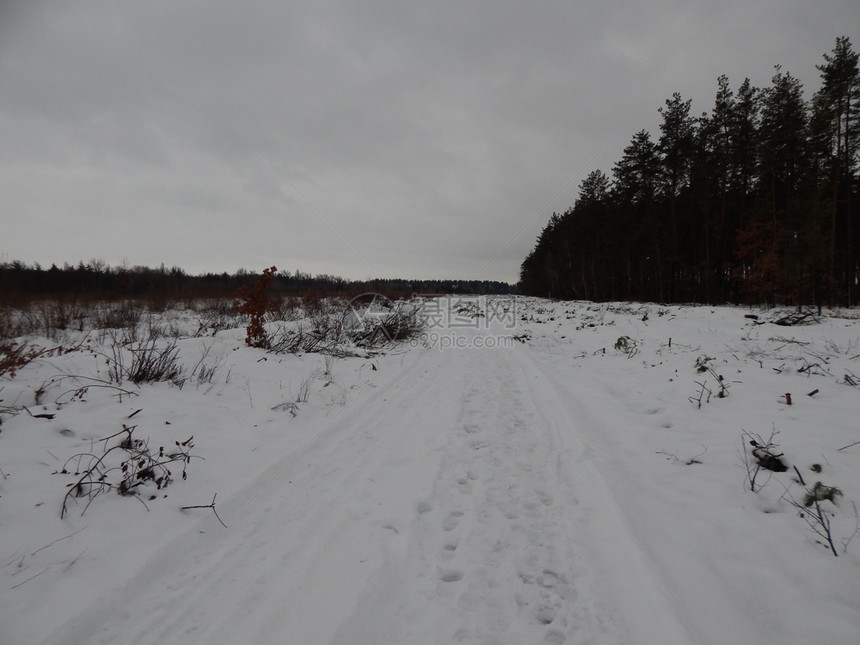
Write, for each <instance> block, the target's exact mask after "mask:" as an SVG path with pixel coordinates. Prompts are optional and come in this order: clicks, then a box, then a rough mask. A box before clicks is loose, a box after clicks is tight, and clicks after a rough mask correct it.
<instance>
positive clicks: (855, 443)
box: [837, 441, 860, 452]
mask: <svg viewBox="0 0 860 645" xmlns="http://www.w3.org/2000/svg"><path fill="white" fill-rule="evenodd" d="M858 443H860V441H855V442H854V443H849V444H848V445H847V446H842V447H841V448H840V449H839V450H837V452H841V451H842V450H845V449H846V448H850V447H852V446H856V445H857V444H858Z"/></svg>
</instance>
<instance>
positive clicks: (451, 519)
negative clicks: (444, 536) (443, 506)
mask: <svg viewBox="0 0 860 645" xmlns="http://www.w3.org/2000/svg"><path fill="white" fill-rule="evenodd" d="M461 517H463V511H451V512H450V513H448V517H446V518H445V519H444V520H443V521H442V529H443V530H445V531H453V530H454V529H455V528H457V525H459V524H460V518H461Z"/></svg>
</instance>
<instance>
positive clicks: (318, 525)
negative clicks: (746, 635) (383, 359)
mask: <svg viewBox="0 0 860 645" xmlns="http://www.w3.org/2000/svg"><path fill="white" fill-rule="evenodd" d="M521 350H522V351H519V349H518V350H517V351H510V352H509V351H504V350H481V349H477V350H456V351H447V352H438V351H416V352H411V353H410V354H409V355H408V360H407V361H406V364H405V365H404V367H403V368H402V369H400V368H395V367H394V366H393V365H390V366H389V369H392V370H394V369H397V370H398V371H397V373H396V377H394V378H393V379H389V382H388V383H387V384H385V385H381V386H380V387H378V388H376V389H374V390H372V391H368V393H367V396H366V397H365V396H361V397H359V398H358V399H357V400H356V401H355V402H353V403H352V404H351V405H350V406H349V408H348V409H346V410H344V411H343V412H342V413H341V414H340V415H339V416H338V418H337V419H336V420H334V421H333V422H331V423H330V424H329V426H330V427H328V428H327V429H326V430H325V432H322V433H321V434H319V436H318V437H316V438H315V439H314V441H313V442H310V443H307V444H306V445H305V446H304V447H302V448H301V454H300V455H291V456H285V457H284V460H282V462H280V463H277V464H275V465H274V466H272V467H271V468H270V469H268V470H267V471H266V472H263V473H261V474H260V476H259V477H258V478H257V480H256V481H255V483H254V484H253V485H252V486H249V487H248V488H246V489H245V490H244V491H241V492H240V493H238V494H236V495H234V496H232V498H229V499H225V500H224V501H222V502H220V505H219V509H222V510H223V509H226V511H225V512H228V513H230V514H233V513H235V512H237V511H238V510H242V512H241V513H240V514H239V515H238V516H237V517H236V518H235V519H236V521H235V522H233V523H231V525H230V529H229V530H226V531H225V530H220V529H218V530H216V529H215V527H214V520H212V521H211V522H209V523H208V524H207V523H205V522H204V523H201V525H202V526H206V527H207V529H209V528H212V530H207V532H206V533H205V534H202V533H198V532H197V531H193V532H188V533H186V534H185V535H183V536H181V537H180V538H178V539H177V540H176V541H174V542H173V543H172V544H171V545H170V546H169V547H167V548H165V549H164V550H162V551H161V552H160V553H159V554H158V556H157V557H155V558H152V559H151V560H150V561H148V562H144V563H141V566H140V571H141V574H140V575H139V576H137V577H136V578H135V581H134V586H131V585H129V586H127V587H126V588H124V589H120V590H118V591H116V592H112V593H111V594H109V595H106V596H105V598H104V599H103V602H101V603H100V605H99V606H98V607H94V608H92V609H91V610H90V611H89V612H87V613H85V614H84V615H83V616H81V618H80V620H79V621H77V622H76V624H75V625H73V626H70V627H69V628H66V629H64V630H62V631H61V632H60V633H58V634H57V635H56V638H55V639H53V640H51V641H48V642H49V643H61V642H62V643H67V642H75V643H82V644H83V643H125V642H128V639H129V635H130V634H133V635H134V641H135V643H138V644H139V645H147V644H150V643H152V644H154V643H163V642H170V643H175V644H177V645H182V644H184V643H199V642H207V643H209V644H210V645H218V644H219V643H225V644H226V643H230V644H232V643H234V642H238V641H245V642H254V643H302V644H308V645H314V644H320V645H322V644H331V645H347V644H349V645H378V644H380V643H410V645H413V644H415V645H421V644H423V643H427V644H431V643H472V644H491V643H493V644H495V643H498V644H506V645H507V644H509V643H549V644H555V645H559V644H561V643H584V642H590V643H649V642H660V643H661V644H672V643H683V642H688V641H687V640H685V636H684V635H683V634H681V630H680V629H679V628H677V626H676V625H675V624H674V623H673V621H672V619H671V616H670V617H669V618H665V619H660V618H653V617H646V616H645V614H646V613H647V612H648V611H654V610H656V611H658V612H663V613H664V614H666V612H667V611H668V610H667V608H666V607H665V606H664V605H663V604H661V602H659V598H660V594H659V593H657V591H656V590H655V589H653V588H652V587H651V586H649V585H650V580H649V579H648V577H647V575H644V574H642V575H640V574H639V573H635V575H634V576H632V577H628V578H625V579H617V578H614V577H613V575H614V574H613V572H615V571H617V570H618V568H619V565H618V562H617V560H618V559H619V558H620V559H621V560H622V561H623V562H624V563H625V566H626V565H627V564H628V563H630V567H631V568H632V569H633V570H634V572H638V571H639V570H640V569H641V566H642V565H641V563H639V562H638V560H637V559H636V558H637V557H638V556H637V555H636V554H638V553H639V552H638V550H637V548H636V546H635V541H634V540H633V539H632V538H631V537H630V536H629V535H628V534H627V533H626V532H625V531H626V530H625V528H624V526H623V522H621V521H620V520H619V518H618V513H617V511H616V509H615V508H613V507H612V505H610V504H608V503H607V502H606V499H604V498H601V496H600V495H599V494H597V492H596V491H597V490H601V489H600V484H599V482H600V478H599V477H598V476H597V475H596V474H595V473H593V472H591V471H590V469H589V468H588V463H587V456H588V451H589V446H588V445H587V444H584V443H582V441H581V439H580V438H579V437H578V435H577V433H576V431H575V424H574V423H572V421H571V418H570V416H569V413H568V411H569V409H570V407H569V406H568V405H566V404H565V403H563V402H562V400H561V398H562V395H563V393H561V392H559V391H557V390H555V389H552V388H547V387H546V386H545V385H535V380H536V378H537V379H539V378H540V376H541V374H540V372H539V370H538V369H537V368H536V367H535V366H534V365H532V364H531V363H530V362H529V361H530V360H531V359H530V358H527V356H528V354H527V352H528V351H529V348H527V347H524V348H521ZM287 462H288V463H287ZM571 466H575V468H572V467H571ZM583 474H585V475H587V477H586V478H583V476H582V475H583ZM607 529H608V530H610V531H613V532H614V534H613V535H611V536H607V535H605V534H604V533H602V532H603V531H605V530H607ZM607 537H610V538H611V539H609V540H608V541H607V540H606V538H607ZM604 542H607V543H606V544H604ZM619 551H621V552H619ZM628 551H629V552H628ZM630 554H633V555H630ZM630 579H633V580H636V581H638V582H639V583H641V586H640V588H638V589H635V590H627V589H624V588H622V586H623V584H624V583H625V582H626V581H629V580H630ZM637 594H638V595H642V596H646V597H647V596H650V595H652V594H653V595H656V596H657V598H658V601H656V602H654V601H653V600H647V599H646V600H645V601H637V600H636V599H635V598H634V596H636V595H637ZM135 606H141V607H147V608H148V612H147V613H146V614H139V613H136V612H135ZM667 615H668V614H667ZM646 618H647V620H646ZM679 634H680V635H679Z"/></svg>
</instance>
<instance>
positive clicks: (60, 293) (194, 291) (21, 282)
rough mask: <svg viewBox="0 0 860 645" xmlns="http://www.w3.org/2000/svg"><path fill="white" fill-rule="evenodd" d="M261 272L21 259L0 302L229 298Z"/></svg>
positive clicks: (446, 287)
mask: <svg viewBox="0 0 860 645" xmlns="http://www.w3.org/2000/svg"><path fill="white" fill-rule="evenodd" d="M261 275H262V269H261V270H260V271H259V272H258V271H256V270H248V269H238V270H237V271H236V272H234V273H228V272H226V271H224V272H222V273H214V272H209V273H202V274H198V275H191V274H188V273H186V271H185V270H184V269H182V268H181V267H176V266H174V267H170V268H168V267H166V266H164V265H161V266H159V267H156V268H152V267H148V266H141V265H136V266H131V267H128V266H118V267H111V266H110V265H109V264H108V263H106V262H104V261H102V260H97V259H93V260H89V261H88V262H84V261H80V262H78V264H76V265H72V264H68V263H64V264H63V266H62V267H58V266H57V265H56V264H52V265H51V266H50V267H49V268H47V269H45V268H43V267H42V266H41V265H40V264H38V263H34V264H32V265H28V264H26V263H25V262H23V261H20V260H15V261H12V262H2V263H0V301H5V302H6V303H15V302H26V301H29V300H32V299H48V298H68V299H74V298H81V299H86V300H91V299H105V300H116V299H124V298H139V299H148V300H152V301H153V302H168V301H179V300H193V299H198V298H231V297H233V296H234V294H235V293H236V292H237V291H238V290H239V289H241V288H242V287H248V286H253V285H254V284H256V283H257V281H258V280H259V279H260V277H261ZM271 291H272V293H273V295H282V296H299V297H311V298H320V297H327V296H350V297H351V296H354V295H358V294H361V293H368V292H373V293H379V294H382V295H385V296H387V297H391V298H399V297H408V296H411V295H421V294H426V295H430V294H439V295H445V294H477V295H485V294H511V293H514V292H515V286H514V285H511V284H508V283H505V282H499V281H494V280H410V279H399V278H398V279H386V278H380V279H372V280H347V279H345V278H341V277H338V276H334V275H328V274H318V275H311V274H310V273H303V272H301V271H298V270H297V271H295V272H290V271H278V272H276V273H275V275H274V279H273V280H272V283H271Z"/></svg>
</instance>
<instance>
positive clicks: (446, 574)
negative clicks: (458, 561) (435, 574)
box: [439, 569, 463, 582]
mask: <svg viewBox="0 0 860 645" xmlns="http://www.w3.org/2000/svg"><path fill="white" fill-rule="evenodd" d="M462 579H463V572H462V571H457V570H456V569H441V570H440V571H439V580H441V581H442V582H459V581H460V580H462Z"/></svg>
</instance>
